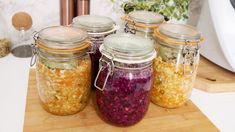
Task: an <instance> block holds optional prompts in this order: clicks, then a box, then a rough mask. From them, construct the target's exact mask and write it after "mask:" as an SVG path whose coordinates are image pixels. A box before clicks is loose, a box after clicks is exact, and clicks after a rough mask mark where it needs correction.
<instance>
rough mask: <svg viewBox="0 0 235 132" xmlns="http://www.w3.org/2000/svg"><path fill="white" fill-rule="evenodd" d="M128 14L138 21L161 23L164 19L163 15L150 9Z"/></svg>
mask: <svg viewBox="0 0 235 132" xmlns="http://www.w3.org/2000/svg"><path fill="white" fill-rule="evenodd" d="M128 15H129V18H130V19H132V20H133V21H134V22H136V23H144V24H161V23H163V21H164V17H163V16H162V15H160V14H158V13H154V12H150V11H132V12H130V13H129V14H128Z"/></svg>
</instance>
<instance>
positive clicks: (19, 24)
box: [12, 12, 33, 30]
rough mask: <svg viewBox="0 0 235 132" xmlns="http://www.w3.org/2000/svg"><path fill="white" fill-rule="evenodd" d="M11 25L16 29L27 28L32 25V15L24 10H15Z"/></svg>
mask: <svg viewBox="0 0 235 132" xmlns="http://www.w3.org/2000/svg"><path fill="white" fill-rule="evenodd" d="M12 25H13V26H14V27H15V29H16V30H20V29H22V28H23V29H24V30H28V29H30V28H31V27H32V25H33V21H32V17H31V16H30V15H29V14H28V13H26V12H17V13H15V14H14V15H13V16H12Z"/></svg>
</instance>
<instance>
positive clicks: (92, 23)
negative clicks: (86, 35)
mask: <svg viewBox="0 0 235 132" xmlns="http://www.w3.org/2000/svg"><path fill="white" fill-rule="evenodd" d="M73 25H74V26H76V27H80V28H82V29H84V30H86V31H87V32H105V31H109V30H112V29H113V28H114V26H115V22H114V21H113V20H112V19H111V18H109V17H105V16H95V15H83V16H77V17H75V18H74V19H73Z"/></svg>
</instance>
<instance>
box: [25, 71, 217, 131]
mask: <svg viewBox="0 0 235 132" xmlns="http://www.w3.org/2000/svg"><path fill="white" fill-rule="evenodd" d="M35 83H36V80H35V71H34V70H31V71H30V78H29V87H28V95H27V105H26V111H25V120H24V132H46V131H50V132H93V131H94V132H120V131H121V132H158V131H164V132H165V131H172V132H217V131H218V129H217V128H216V127H215V126H214V125H213V124H212V123H211V122H210V121H209V120H208V119H207V117H206V116H205V115H203V113H202V112H201V111H200V110H199V109H198V108H197V107H196V106H195V105H194V104H193V103H192V102H191V101H188V102H187V104H186V105H184V106H183V107H181V108H178V109H164V108H161V107H158V106H156V105H153V104H150V107H149V110H148V112H147V114H146V116H145V118H144V119H143V120H142V121H141V122H139V123H138V124H136V125H134V126H131V127H124V128H123V127H116V126H112V125H109V124H107V123H105V122H104V121H103V120H101V118H100V117H99V116H98V115H97V113H96V110H95V109H94V106H93V103H92V101H90V103H89V104H88V106H87V107H86V108H85V109H84V110H83V111H81V112H80V113H78V114H75V115H72V116H54V115H52V114H49V113H47V112H46V111H45V110H44V109H43V108H42V107H41V105H40V103H39V98H38V95H37V89H36V86H35Z"/></svg>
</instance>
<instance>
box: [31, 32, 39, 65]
mask: <svg viewBox="0 0 235 132" xmlns="http://www.w3.org/2000/svg"><path fill="white" fill-rule="evenodd" d="M33 34H34V37H33V39H34V42H35V43H34V44H31V48H32V52H33V53H32V54H33V55H32V57H31V60H30V66H31V67H32V66H34V65H35V63H36V61H37V55H38V47H37V44H36V43H37V41H38V32H34V33H33Z"/></svg>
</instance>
